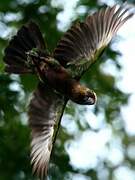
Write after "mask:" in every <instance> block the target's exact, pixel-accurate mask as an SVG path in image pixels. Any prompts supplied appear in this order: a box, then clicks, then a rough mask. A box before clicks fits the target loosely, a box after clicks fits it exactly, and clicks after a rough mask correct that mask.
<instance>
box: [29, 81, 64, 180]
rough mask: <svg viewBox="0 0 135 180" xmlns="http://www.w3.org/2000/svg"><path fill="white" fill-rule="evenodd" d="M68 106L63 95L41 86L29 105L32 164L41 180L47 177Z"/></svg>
mask: <svg viewBox="0 0 135 180" xmlns="http://www.w3.org/2000/svg"><path fill="white" fill-rule="evenodd" d="M65 105H66V100H65V99H64V97H63V96H62V95H59V94H56V93H55V92H54V91H53V90H52V89H51V88H50V87H48V86H45V85H44V84H41V83H40V84H39V86H38V88H37V90H36V91H35V92H34V95H33V98H32V100H31V102H30V105H29V125H30V127H31V132H32V133H31V136H32V142H31V163H32V165H33V171H34V173H36V174H37V175H38V176H39V177H40V178H41V179H43V178H44V176H46V175H47V169H48V163H49V159H50V155H51V150H52V146H53V143H54V140H55V136H56V135H57V131H58V127H59V123H60V120H61V117H62V114H63V111H64V108H65Z"/></svg>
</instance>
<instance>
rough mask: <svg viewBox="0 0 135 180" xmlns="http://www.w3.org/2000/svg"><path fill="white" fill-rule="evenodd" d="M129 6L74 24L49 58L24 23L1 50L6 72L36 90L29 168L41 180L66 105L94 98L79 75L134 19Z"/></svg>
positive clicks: (37, 35)
mask: <svg viewBox="0 0 135 180" xmlns="http://www.w3.org/2000/svg"><path fill="white" fill-rule="evenodd" d="M133 15H134V13H133V12H131V7H127V6H125V5H118V4H116V5H114V6H112V7H110V6H107V7H105V8H101V9H100V10H98V11H97V12H94V13H93V14H90V15H88V16H87V17H86V19H85V20H84V22H76V23H75V24H73V25H72V26H71V27H70V28H69V30H67V32H65V34H64V35H63V36H62V38H61V39H60V40H59V42H58V44H57V46H56V48H55V49H54V51H53V53H49V51H48V49H47V47H46V43H45V41H44V38H43V36H42V34H41V31H40V29H39V26H38V25H37V23H36V22H34V21H33V20H30V21H28V22H27V23H26V24H24V25H23V26H22V27H21V28H20V29H19V30H18V32H17V33H16V35H15V36H13V37H12V38H11V40H10V41H9V43H8V45H7V47H6V48H5V50H4V57H3V61H4V63H5V72H7V73H9V74H11V73H14V74H24V75H25V74H33V75H36V76H37V77H38V80H39V82H38V85H37V87H36V89H35V90H34V91H33V95H32V99H31V100H30V103H29V108H28V125H29V127H30V130H31V145H30V147H31V153H30V157H31V164H32V166H33V172H34V173H36V174H37V176H38V177H39V178H40V179H43V178H45V177H46V176H47V173H48V166H49V161H50V157H51V153H52V148H53V145H54V143H55V140H56V137H57V133H58V130H59V126H60V123H61V118H62V116H63V113H64V109H65V106H66V104H67V102H68V100H71V101H73V102H75V103H77V104H80V105H94V104H95V103H96V101H97V96H96V93H95V92H94V91H93V90H92V89H90V88H88V87H86V86H84V85H82V84H81V83H80V79H81V77H82V75H83V74H84V73H85V72H86V71H87V70H88V69H89V68H90V67H91V65H92V64H94V63H95V62H96V60H98V59H99V58H100V56H101V55H102V54H103V52H104V50H105V48H106V47H107V46H108V44H109V43H110V41H111V40H112V38H113V37H114V36H115V34H116V33H117V31H118V30H119V28H120V27H121V26H122V25H123V24H124V23H125V22H126V21H127V20H128V19H130V18H131V17H132V16H133Z"/></svg>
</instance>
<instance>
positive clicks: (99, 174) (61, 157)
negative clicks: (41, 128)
mask: <svg viewBox="0 0 135 180" xmlns="http://www.w3.org/2000/svg"><path fill="white" fill-rule="evenodd" d="M53 2H55V3H52V1H49V0H44V1H43V0H41V1H40V0H27V1H23V0H20V1H19V0H3V1H0V31H1V33H0V48H1V51H0V180H31V179H36V177H35V178H34V177H33V176H32V173H31V166H30V157H29V153H30V146H29V145H30V131H29V128H28V126H27V105H28V102H29V98H30V95H31V92H32V91H33V89H34V88H35V86H36V84H37V79H36V77H34V76H31V75H24V76H17V75H7V74H6V73H4V64H3V60H2V58H3V52H4V48H5V47H6V45H7V44H8V40H9V39H10V38H11V36H12V35H14V34H15V32H16V31H17V29H18V28H19V27H21V25H23V24H24V23H26V22H27V21H28V20H30V19H33V20H35V21H36V22H37V23H38V24H39V26H40V28H41V31H42V33H43V35H44V37H45V39H46V42H47V44H48V48H49V50H50V51H51V52H52V51H53V49H54V48H55V47H56V44H57V42H58V40H59V39H60V37H61V36H62V34H63V33H64V31H66V28H68V26H70V24H67V26H64V27H65V28H64V29H62V28H58V27H59V26H60V25H59V24H60V22H59V21H58V18H57V17H58V14H59V13H61V12H62V11H63V6H57V3H56V1H53ZM117 2H119V3H122V1H117ZM129 2H132V3H135V1H134V0H132V1H129ZM54 4H55V5H54ZM102 6H106V4H103V3H99V1H97V0H79V1H78V2H77V4H76V6H75V7H74V13H75V16H73V17H72V18H71V19H70V23H72V21H75V20H77V19H81V20H83V19H84V18H85V17H86V16H87V15H88V13H89V12H91V10H97V9H99V8H101V7H102ZM79 7H84V8H85V9H86V11H85V12H84V13H79V12H78V11H77V9H78V8H79ZM63 23H64V19H63ZM58 25H59V26H58ZM60 29H61V30H60ZM119 56H120V52H118V51H114V50H113V49H111V45H110V47H108V48H107V50H106V52H105V53H104V55H103V56H102V58H101V59H100V61H98V62H97V63H96V64H95V65H94V66H92V67H91V68H90V70H89V71H88V72H87V73H86V74H85V75H84V76H83V77H82V80H81V81H82V83H84V84H86V85H87V86H88V87H91V88H92V89H94V90H95V91H96V93H97V96H98V102H97V104H96V105H95V106H94V107H93V108H91V107H90V111H92V112H93V113H94V114H95V115H97V116H98V115H99V114H102V117H103V119H104V123H105V125H106V126H108V127H109V128H110V127H111V130H112V132H113V134H114V136H115V137H116V139H117V138H118V139H120V141H121V153H122V155H123V159H122V161H121V162H119V163H116V164H115V163H114V164H113V163H110V162H109V160H108V159H107V158H99V159H98V160H97V165H96V166H95V167H92V166H91V165H90V166H89V167H87V168H77V167H76V166H75V165H73V164H72V163H71V161H70V157H69V154H68V153H67V149H68V147H67V146H66V144H67V142H68V144H69V145H71V143H70V142H75V141H76V140H77V139H78V138H79V137H80V135H81V134H83V133H84V132H85V131H89V132H95V133H98V132H99V131H100V130H101V129H102V127H99V128H93V127H91V126H90V125H89V124H88V123H87V121H85V119H84V118H83V119H82V117H83V115H82V116H81V114H83V113H85V111H86V109H85V108H84V107H83V108H81V107H80V106H78V105H75V104H74V103H72V102H69V103H68V105H67V107H66V110H65V115H64V117H63V127H62V128H60V132H59V135H58V138H57V141H56V144H55V148H54V152H53V157H52V160H51V163H50V168H49V177H50V179H51V180H72V179H74V180H75V177H76V178H77V179H79V178H80V179H79V180H89V179H92V180H98V179H99V180H100V179H101V180H106V179H109V180H112V179H114V177H115V172H116V171H117V170H119V168H120V167H123V165H124V166H125V167H127V169H129V171H131V170H132V171H134V170H135V160H134V159H135V158H131V157H129V156H128V153H127V151H128V148H129V147H130V146H131V145H132V144H134V142H135V137H134V136H129V135H128V133H127V132H126V131H125V126H124V124H123V119H122V116H121V113H120V108H121V106H122V105H125V104H127V102H128V97H129V94H125V93H123V92H122V91H121V90H120V89H118V88H117V87H116V81H117V79H116V77H115V76H112V75H108V74H105V73H104V72H103V71H102V70H101V68H100V67H102V64H103V63H104V62H105V61H107V59H111V61H113V62H114V63H115V66H116V68H117V71H118V72H119V71H120V69H121V66H120V64H119V63H118V61H117V57H119ZM80 109H81V110H80ZM78 112H79V113H78ZM68 117H70V118H69V119H68ZM90 118H91V117H90ZM67 119H68V122H69V123H70V122H71V121H74V123H75V127H76V128H77V133H76V131H73V132H72V133H71V132H70V133H69V130H68V128H66V125H64V122H65V124H66V121H67ZM97 120H98V119H97ZM82 121H83V122H82ZM71 123H72V122H71ZM114 139H115V138H114ZM95 143H96V142H95ZM106 147H107V148H108V151H109V150H110V151H111V142H108V143H106ZM116 149H117V143H116ZM78 158H79V157H78ZM117 179H118V177H117V178H116V180H117ZM118 180H120V179H118Z"/></svg>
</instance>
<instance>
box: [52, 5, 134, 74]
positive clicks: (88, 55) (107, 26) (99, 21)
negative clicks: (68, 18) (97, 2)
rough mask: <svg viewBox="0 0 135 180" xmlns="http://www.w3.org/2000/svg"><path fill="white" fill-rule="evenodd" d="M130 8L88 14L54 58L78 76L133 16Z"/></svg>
mask: <svg viewBox="0 0 135 180" xmlns="http://www.w3.org/2000/svg"><path fill="white" fill-rule="evenodd" d="M130 10H131V8H129V7H126V6H125V5H122V6H120V7H117V5H115V6H113V7H107V8H105V9H101V10H100V11H99V12H96V13H94V14H93V15H89V16H88V17H87V18H86V20H85V22H84V23H77V24H75V25H73V26H72V27H71V28H70V29H69V30H68V31H67V32H66V33H65V35H64V36H63V38H62V39H61V40H60V42H59V43H58V45H57V47H56V49H55V50H54V58H55V59H57V60H58V61H59V62H60V63H61V64H62V65H63V66H64V67H66V68H68V69H69V70H70V72H71V74H72V76H73V77H79V76H81V75H82V74H83V73H84V72H85V71H86V70H87V69H88V68H89V67H90V65H91V64H92V63H93V62H95V61H96V60H97V59H98V57H99V56H100V55H101V54H102V52H103V50H104V49H105V47H106V46H107V45H108V43H109V42H110V41H111V39H112V37H113V36H114V35H115V34H116V32H117V31H118V29H119V28H120V27H121V26H122V25H123V24H124V23H125V22H126V21H127V20H128V19H129V18H131V17H132V16H133V13H132V12H130Z"/></svg>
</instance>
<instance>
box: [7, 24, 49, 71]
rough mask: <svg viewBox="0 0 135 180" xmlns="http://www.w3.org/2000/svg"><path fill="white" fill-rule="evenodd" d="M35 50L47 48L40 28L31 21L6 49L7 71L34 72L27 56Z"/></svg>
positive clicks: (21, 29)
mask: <svg viewBox="0 0 135 180" xmlns="http://www.w3.org/2000/svg"><path fill="white" fill-rule="evenodd" d="M33 48H38V49H39V50H45V48H46V46H45V43H44V40H43V37H42V34H41V32H40V30H39V28H38V26H37V25H36V24H35V23H34V22H32V21H31V22H29V23H27V24H26V25H24V26H22V27H21V28H20V29H19V31H18V32H17V35H16V36H14V37H13V38H12V39H11V41H10V42H9V45H8V46H7V48H6V49H5V52H4V53H5V55H4V62H5V63H6V67H5V71H6V72H9V73H16V74H22V73H30V72H33V69H31V67H30V66H29V65H28V62H27V55H26V53H27V52H28V51H30V50H32V49H33Z"/></svg>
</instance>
